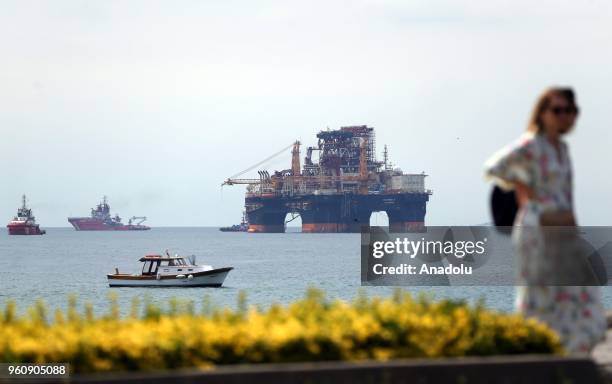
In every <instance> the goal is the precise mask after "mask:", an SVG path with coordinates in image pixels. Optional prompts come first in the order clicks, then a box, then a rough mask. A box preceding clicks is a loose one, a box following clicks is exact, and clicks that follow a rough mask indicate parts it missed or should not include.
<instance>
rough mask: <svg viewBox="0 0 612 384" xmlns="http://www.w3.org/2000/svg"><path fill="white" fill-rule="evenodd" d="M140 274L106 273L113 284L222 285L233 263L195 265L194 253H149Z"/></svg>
mask: <svg viewBox="0 0 612 384" xmlns="http://www.w3.org/2000/svg"><path fill="white" fill-rule="evenodd" d="M140 262H142V263H144V264H143V266H142V272H141V273H140V274H126V273H119V270H118V269H117V268H115V273H114V274H108V275H106V276H107V278H108V284H109V285H110V286H111V287H220V286H221V285H223V281H225V278H226V277H227V274H228V273H229V271H231V270H232V269H233V267H225V268H213V267H212V266H210V265H196V263H195V257H193V256H192V257H190V258H185V257H181V256H178V255H175V256H170V255H168V254H166V256H162V255H147V256H144V257H142V258H140Z"/></svg>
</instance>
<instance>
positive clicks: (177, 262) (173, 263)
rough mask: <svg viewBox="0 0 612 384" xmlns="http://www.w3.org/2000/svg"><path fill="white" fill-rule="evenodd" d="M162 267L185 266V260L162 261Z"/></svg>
mask: <svg viewBox="0 0 612 384" xmlns="http://www.w3.org/2000/svg"><path fill="white" fill-rule="evenodd" d="M162 265H167V266H170V267H174V266H179V265H187V263H185V260H184V259H183V258H177V259H170V260H168V261H164V263H163V264H162Z"/></svg>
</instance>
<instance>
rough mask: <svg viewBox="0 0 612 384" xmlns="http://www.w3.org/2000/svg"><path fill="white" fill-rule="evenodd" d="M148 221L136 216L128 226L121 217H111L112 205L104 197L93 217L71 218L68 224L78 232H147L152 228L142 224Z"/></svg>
mask: <svg viewBox="0 0 612 384" xmlns="http://www.w3.org/2000/svg"><path fill="white" fill-rule="evenodd" d="M146 219H147V218H146V217H144V216H140V217H137V216H134V217H132V218H131V219H130V220H129V221H128V224H127V225H126V224H123V223H122V222H121V218H120V217H119V215H115V217H111V214H110V205H108V202H107V201H106V196H104V197H103V198H102V201H101V202H100V204H98V205H97V207H96V209H93V208H92V210H91V217H69V218H68V222H70V224H72V226H73V227H74V229H76V230H77V231H147V230H149V229H151V227H148V226H146V225H143V224H142V223H143V222H144V221H145V220H146Z"/></svg>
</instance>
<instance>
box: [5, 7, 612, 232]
mask: <svg viewBox="0 0 612 384" xmlns="http://www.w3.org/2000/svg"><path fill="white" fill-rule="evenodd" d="M611 16H612V3H611V2H609V1H604V0H601V1H600V0H591V1H580V2H577V1H560V0H557V1H549V0H543V1H537V2H534V1H522V0H521V1H450V0H427V1H425V0H418V1H417V0H415V1H410V0H407V1H395V0H387V1H295V2H292V1H232V0H229V1H216V2H213V1H210V2H208V1H187V0H185V1H180V0H177V1H150V0H147V1H135V0H125V1H61V0H58V1H53V2H51V1H30V0H25V1H4V2H3V3H2V12H0V49H1V52H2V56H1V60H0V134H1V135H0V164H1V165H0V170H1V171H0V220H2V218H4V219H5V220H6V221H7V222H8V220H9V219H10V218H12V216H13V215H14V214H15V213H16V209H17V207H18V206H19V205H20V197H21V194H23V193H26V194H27V195H28V199H29V204H30V206H31V207H32V208H33V210H34V213H35V215H36V217H37V219H38V221H39V223H40V224H41V226H43V227H45V226H47V227H54V226H67V225H69V224H68V223H67V221H66V217H68V216H80V215H88V213H89V209H90V208H91V207H93V206H95V204H97V203H98V201H99V200H100V199H101V197H102V196H103V195H107V196H108V198H109V201H110V204H111V206H112V212H113V213H115V212H117V213H119V214H120V215H121V216H122V217H124V218H125V219H127V218H129V217H130V216H132V215H136V216H141V215H145V216H147V217H148V218H149V220H148V224H150V225H151V226H215V225H228V224H232V223H236V222H238V221H239V220H240V216H241V211H242V209H243V199H244V186H232V187H224V188H221V186H220V185H221V183H222V182H223V180H224V179H225V178H227V177H229V176H231V175H233V174H235V173H237V172H238V171H241V170H242V169H245V168H248V167H249V166H251V165H253V164H255V163H257V162H258V161H259V160H261V159H264V158H266V157H268V156H269V155H270V154H273V153H275V152H277V151H278V150H279V149H281V148H283V147H286V146H287V145H289V144H290V143H291V142H293V141H295V140H296V139H299V140H301V142H302V143H303V144H304V145H305V146H307V145H314V144H316V137H315V135H316V133H317V132H318V131H320V130H323V129H326V128H327V127H329V128H331V129H334V128H338V127H340V126H345V125H362V124H367V125H369V126H372V127H375V129H376V135H377V145H378V148H377V149H378V154H379V158H382V150H383V144H385V143H386V144H388V146H389V155H390V158H391V161H392V162H393V163H394V164H395V165H396V166H398V167H400V168H402V169H403V170H404V171H405V172H409V173H420V172H422V171H424V172H426V173H427V174H428V175H429V177H428V179H427V187H428V188H430V189H432V190H433V195H432V196H431V200H430V202H429V204H428V212H427V216H426V223H427V224H429V225H470V224H479V223H484V222H488V221H490V219H489V212H488V194H489V191H490V188H491V186H490V185H489V184H487V183H486V182H485V181H484V179H483V177H482V175H483V163H484V161H485V160H486V159H487V158H488V157H489V156H490V155H491V154H492V153H493V152H495V151H496V150H497V149H498V148H500V147H502V146H503V145H505V144H506V143H508V142H510V141H512V140H514V139H515V138H516V137H518V136H519V135H520V134H521V133H522V132H523V131H524V129H525V125H526V122H527V119H528V115H529V113H530V110H531V108H532V105H533V103H534V101H535V99H536V97H537V96H538V94H539V93H541V91H542V90H543V89H544V88H546V87H548V86H550V85H570V86H572V87H574V89H575V90H576V92H577V97H578V103H579V105H580V107H581V116H580V118H579V120H578V124H577V126H576V129H575V131H574V132H573V133H572V134H571V135H570V136H569V137H568V138H567V140H568V142H569V144H570V150H571V155H572V159H573V166H574V174H575V199H576V211H577V217H578V221H579V223H580V224H582V225H609V224H610V217H612V204H610V199H611V197H612V177H610V171H609V166H610V164H612V152H611V151H610V147H611V144H612V135H611V133H610V131H611V129H612V124H611V118H610V115H608V112H609V111H610V105H611V102H610V99H611V97H610V91H609V90H608V88H609V87H610V85H611V84H612V49H610V42H611V41H612V23H610V22H609V21H610V20H611V19H612V18H611ZM290 162H291V155H290V150H287V153H286V155H282V156H280V157H278V158H277V159H276V161H273V162H271V163H269V164H268V165H267V169H268V170H270V171H271V170H274V169H286V168H289V167H290ZM246 176H249V175H246ZM250 176H253V177H257V173H256V171H253V172H252V173H251V175H250Z"/></svg>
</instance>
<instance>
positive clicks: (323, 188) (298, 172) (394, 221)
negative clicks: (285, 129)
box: [223, 125, 432, 233]
mask: <svg viewBox="0 0 612 384" xmlns="http://www.w3.org/2000/svg"><path fill="white" fill-rule="evenodd" d="M317 138H318V139H319V140H318V144H317V146H316V147H308V148H307V149H306V156H305V158H304V165H303V167H301V166H300V142H299V141H296V142H295V143H293V144H292V145H291V146H289V147H287V148H284V149H283V150H282V151H280V152H278V153H277V154H275V155H273V156H271V157H269V158H267V159H265V160H264V161H262V162H260V163H258V164H256V165H254V166H252V167H250V168H248V169H246V170H244V171H242V172H240V173H238V174H236V175H234V176H232V177H230V178H228V179H227V180H226V181H225V182H224V183H223V185H234V184H246V185H247V191H246V197H245V209H246V215H247V219H248V223H249V229H248V231H249V232H268V233H270V232H284V231H285V224H286V221H285V218H286V217H287V215H288V214H290V216H291V218H296V217H297V215H299V216H300V217H301V219H302V232H360V231H361V229H362V227H367V226H369V224H370V216H371V214H372V212H380V211H384V212H386V213H387V216H388V218H389V229H390V231H392V232H405V231H413V230H419V229H420V228H422V227H423V226H424V221H425V211H426V205H427V201H428V200H429V195H431V193H432V192H431V191H430V190H426V189H425V177H426V176H427V175H425V173H420V174H405V173H403V172H402V171H401V170H400V169H399V168H395V169H394V168H393V167H392V166H391V164H390V163H389V161H388V153H387V146H385V151H384V161H377V160H376V140H375V135H374V128H371V127H368V126H365V125H361V126H350V127H341V128H340V129H338V130H329V129H328V130H326V131H321V132H319V133H318V134H317ZM290 147H293V150H292V160H291V168H290V169H285V170H282V171H275V172H274V173H273V174H270V173H269V172H268V171H259V172H258V173H259V178H258V179H244V178H239V177H240V176H241V175H243V174H245V173H247V172H249V171H251V170H253V169H255V168H256V167H258V166H259V165H261V164H263V163H264V162H266V161H268V160H270V159H271V158H273V157H275V156H277V155H279V154H281V153H285V152H284V151H285V150H288V149H289V148H290ZM315 152H318V161H315V159H314V158H313V154H314V153H315ZM290 220H291V219H289V221H290Z"/></svg>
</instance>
